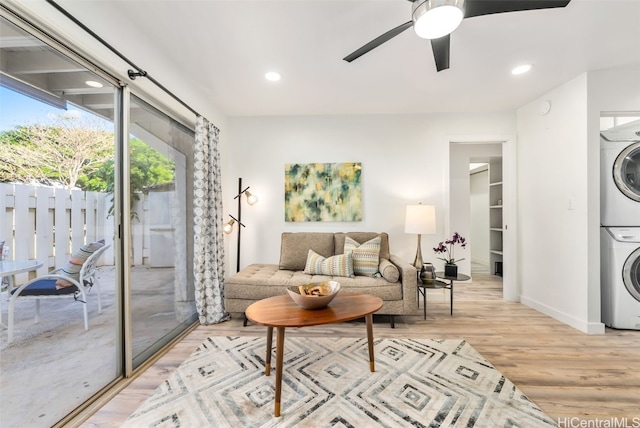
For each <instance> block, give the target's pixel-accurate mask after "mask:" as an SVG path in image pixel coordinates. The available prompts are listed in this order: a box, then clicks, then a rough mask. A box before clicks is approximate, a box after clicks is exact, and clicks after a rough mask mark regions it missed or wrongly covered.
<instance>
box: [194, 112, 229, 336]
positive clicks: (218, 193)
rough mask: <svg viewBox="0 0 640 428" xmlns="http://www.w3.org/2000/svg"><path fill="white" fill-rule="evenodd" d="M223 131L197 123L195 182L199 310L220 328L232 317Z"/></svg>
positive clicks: (204, 321)
mask: <svg viewBox="0 0 640 428" xmlns="http://www.w3.org/2000/svg"><path fill="white" fill-rule="evenodd" d="M219 134H220V130H219V129H218V128H216V127H215V126H214V125H213V124H212V123H210V122H209V121H208V120H207V119H205V118H204V117H202V116H198V117H197V119H196V144H195V154H194V157H195V162H194V179H193V212H194V214H193V216H194V235H195V236H194V256H193V259H194V261H193V271H194V278H195V290H196V308H197V310H198V315H199V318H200V324H203V325H208V324H216V323H219V322H222V321H227V320H228V319H229V318H230V317H229V314H228V313H226V312H225V309H224V271H225V270H224V238H223V234H222V222H223V217H222V199H221V198H222V185H221V180H222V177H220V151H219V150H218V135H219Z"/></svg>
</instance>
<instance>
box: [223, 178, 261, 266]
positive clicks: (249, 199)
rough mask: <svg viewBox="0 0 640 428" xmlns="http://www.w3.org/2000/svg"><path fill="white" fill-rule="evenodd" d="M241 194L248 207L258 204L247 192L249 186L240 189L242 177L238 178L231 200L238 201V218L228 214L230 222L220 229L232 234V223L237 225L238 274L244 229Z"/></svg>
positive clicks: (253, 196)
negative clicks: (234, 194)
mask: <svg viewBox="0 0 640 428" xmlns="http://www.w3.org/2000/svg"><path fill="white" fill-rule="evenodd" d="M243 194H244V195H246V196H247V203H248V204H249V205H254V204H255V203H256V202H258V197H257V196H256V195H254V194H252V193H251V192H249V186H247V187H245V188H244V189H243V188H242V177H240V178H238V194H237V195H236V196H235V197H234V198H233V199H237V200H238V216H237V218H236V217H234V216H232V215H231V214H229V217H231V220H229V221H228V222H227V223H225V224H224V226H223V228H222V230H223V231H224V233H226V234H227V235H228V234H230V233H231V232H233V225H234V223H238V238H237V246H238V253H237V258H236V272H240V235H241V231H242V228H243V227H245V225H244V224H242V195H243Z"/></svg>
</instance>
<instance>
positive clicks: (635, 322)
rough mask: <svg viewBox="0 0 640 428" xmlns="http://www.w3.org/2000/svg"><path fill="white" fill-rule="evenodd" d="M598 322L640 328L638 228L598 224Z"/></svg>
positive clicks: (639, 237)
mask: <svg viewBox="0 0 640 428" xmlns="http://www.w3.org/2000/svg"><path fill="white" fill-rule="evenodd" d="M600 231H601V240H600V242H601V251H600V257H601V270H600V272H601V282H600V287H601V293H602V296H601V297H602V298H601V304H602V322H603V323H604V324H605V325H607V326H609V327H612V328H619V329H631V330H640V227H601V228H600Z"/></svg>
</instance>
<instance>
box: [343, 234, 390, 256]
mask: <svg viewBox="0 0 640 428" xmlns="http://www.w3.org/2000/svg"><path fill="white" fill-rule="evenodd" d="M347 236H348V237H350V238H351V239H353V240H355V241H356V242H358V243H359V244H363V243H365V242H367V241H369V240H370V239H373V238H375V237H376V236H380V258H383V259H388V260H390V259H391V254H390V253H389V235H388V234H387V233H385V232H383V233H376V232H347V233H342V232H338V233H336V234H335V237H334V238H335V251H336V252H335V254H344V240H345V238H346V237H347Z"/></svg>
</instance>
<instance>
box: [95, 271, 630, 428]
mask: <svg viewBox="0 0 640 428" xmlns="http://www.w3.org/2000/svg"><path fill="white" fill-rule="evenodd" d="M455 292H456V293H455V301H454V314H453V316H450V315H449V302H448V300H447V301H440V302H436V301H433V302H429V303H428V305H427V309H428V311H427V319H426V320H423V315H422V307H421V308H420V309H419V310H418V312H416V315H415V316H404V317H396V328H395V329H391V328H390V327H389V324H388V323H387V322H386V321H387V320H386V319H385V317H380V318H376V319H375V324H374V335H376V336H377V337H422V338H462V339H466V340H467V341H468V342H469V343H470V344H471V345H472V346H473V347H474V348H475V349H476V350H477V351H478V352H480V353H481V354H482V355H483V356H484V357H485V358H486V359H488V360H489V361H490V362H491V363H492V364H493V365H494V366H495V367H497V368H498V370H500V371H501V372H502V373H503V374H504V375H505V376H506V377H508V378H509V379H511V380H512V381H513V382H514V383H515V384H516V385H517V386H518V387H519V388H520V389H521V390H522V391H523V392H524V393H525V394H526V395H527V396H528V397H529V398H530V399H531V400H533V401H534V402H535V403H536V404H538V405H539V406H540V407H541V408H542V409H543V410H544V411H545V412H546V413H547V414H548V415H549V416H551V417H552V418H554V419H556V420H558V419H557V418H561V419H560V421H561V422H563V421H565V424H564V426H587V425H568V422H566V421H567V420H568V419H569V418H574V417H576V418H579V420H583V421H584V420H587V421H594V420H596V419H600V420H603V419H606V420H611V419H612V418H618V419H620V418H624V417H626V418H628V424H629V426H640V331H619V330H613V329H607V331H606V334H604V335H586V334H584V333H582V332H580V331H578V330H575V329H573V328H571V327H568V326H566V325H565V324H562V323H560V322H558V321H555V320H554V319H552V318H549V317H547V316H546V315H543V314H541V313H539V312H537V311H535V310H533V309H530V308H528V307H526V306H524V305H522V304H520V303H511V302H505V301H504V300H502V285H501V281H500V278H497V277H493V276H491V275H487V274H477V275H476V274H474V281H473V283H467V284H456V286H455ZM434 300H435V299H434ZM263 334H265V328H264V327H260V326H254V325H249V326H247V327H244V328H243V327H242V320H241V319H239V318H238V317H237V316H236V317H235V318H234V319H232V320H231V321H229V322H225V323H221V324H218V325H215V326H206V327H205V326H199V327H198V328H197V329H196V330H194V331H193V332H191V333H190V334H189V335H188V336H187V337H186V338H185V339H184V340H182V341H181V342H180V343H178V344H177V345H176V346H174V347H173V349H171V350H170V351H169V352H168V353H167V354H166V355H164V356H163V357H162V358H161V359H160V360H159V361H158V362H156V363H155V364H154V365H153V366H152V367H150V368H149V369H148V370H147V371H146V372H145V373H143V374H142V375H141V376H140V377H138V378H137V379H136V380H135V381H133V383H132V384H131V385H129V386H128V387H127V388H126V389H125V390H123V391H122V392H121V393H120V394H118V395H117V396H116V397H115V398H114V399H112V400H111V401H110V402H109V403H107V405H105V406H104V407H103V408H102V409H100V410H99V411H98V412H97V413H96V414H94V415H93V416H92V417H91V418H90V419H89V420H88V421H87V422H86V423H85V424H84V425H83V426H85V427H116V426H118V425H119V424H120V423H121V422H122V421H124V420H125V419H126V418H127V417H128V416H129V414H131V413H132V412H133V411H134V410H135V409H136V408H137V406H138V405H139V404H140V403H141V402H142V401H143V400H144V399H145V398H147V397H149V396H150V395H151V394H152V393H153V391H154V389H155V388H156V387H157V386H158V385H159V384H160V383H161V382H162V381H163V380H164V379H165V378H166V377H167V376H168V375H169V373H170V372H171V371H172V370H174V369H175V368H176V367H177V366H178V365H179V364H180V363H181V362H182V361H184V360H185V359H186V358H187V357H188V356H189V355H190V354H191V352H193V350H194V349H195V348H196V347H197V346H198V345H199V344H200V343H201V342H202V341H203V340H204V339H205V338H206V337H207V336H239V335H243V336H244V335H248V336H259V335H263ZM312 335H317V336H326V335H332V336H342V337H360V336H363V335H365V330H364V323H361V322H350V323H344V324H334V325H330V326H323V327H312V328H305V329H291V330H287V336H312ZM285 346H286V344H285ZM563 418H567V420H565V419H563ZM634 418H635V419H634ZM634 421H635V423H636V425H631V424H632V423H634ZM588 426H599V425H588ZM601 426H604V425H601ZM612 426H613V425H612Z"/></svg>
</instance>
